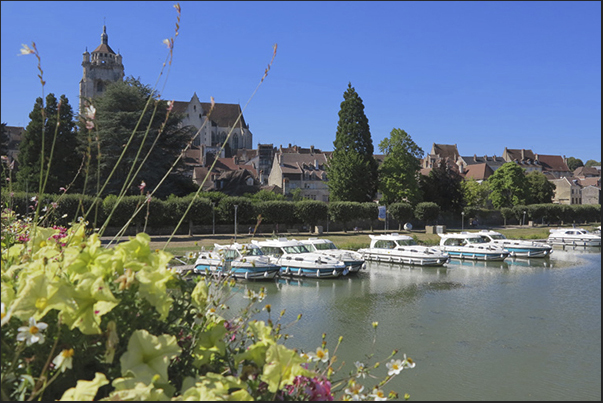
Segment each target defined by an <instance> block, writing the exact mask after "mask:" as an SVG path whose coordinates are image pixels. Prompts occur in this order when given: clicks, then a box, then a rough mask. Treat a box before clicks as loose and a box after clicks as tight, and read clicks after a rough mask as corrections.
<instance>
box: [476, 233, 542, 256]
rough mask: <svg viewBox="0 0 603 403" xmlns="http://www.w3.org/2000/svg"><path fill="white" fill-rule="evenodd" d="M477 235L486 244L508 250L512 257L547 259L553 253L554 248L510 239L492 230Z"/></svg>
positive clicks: (534, 242) (539, 243)
mask: <svg viewBox="0 0 603 403" xmlns="http://www.w3.org/2000/svg"><path fill="white" fill-rule="evenodd" d="M477 234H478V235H480V236H481V237H482V238H483V239H484V240H485V241H486V242H488V243H491V244H493V245H496V246H499V247H501V248H504V249H506V250H508V251H509V256H511V257H546V256H549V255H550V254H551V253H553V247H552V246H551V245H548V244H546V243H543V242H536V241H528V240H523V239H508V238H507V237H506V236H504V235H503V234H501V233H500V232H497V231H492V230H481V231H479V232H477Z"/></svg>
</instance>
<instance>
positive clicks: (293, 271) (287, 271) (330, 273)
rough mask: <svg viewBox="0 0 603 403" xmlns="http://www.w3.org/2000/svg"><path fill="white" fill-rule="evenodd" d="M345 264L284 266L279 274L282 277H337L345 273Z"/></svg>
mask: <svg viewBox="0 0 603 403" xmlns="http://www.w3.org/2000/svg"><path fill="white" fill-rule="evenodd" d="M344 270H345V266H343V267H333V268H313V267H301V266H299V265H285V266H282V267H281V269H280V271H279V275H280V276H281V277H307V278H335V277H339V276H341V275H342V274H343V273H344Z"/></svg>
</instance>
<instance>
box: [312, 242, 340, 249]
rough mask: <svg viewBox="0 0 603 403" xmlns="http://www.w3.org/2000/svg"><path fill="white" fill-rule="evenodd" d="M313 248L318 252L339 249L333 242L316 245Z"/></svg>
mask: <svg viewBox="0 0 603 403" xmlns="http://www.w3.org/2000/svg"><path fill="white" fill-rule="evenodd" d="M313 246H314V247H315V248H316V250H329V249H337V247H336V246H335V244H334V243H333V242H325V243H315V244H313Z"/></svg>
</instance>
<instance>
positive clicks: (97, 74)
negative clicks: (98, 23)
mask: <svg viewBox="0 0 603 403" xmlns="http://www.w3.org/2000/svg"><path fill="white" fill-rule="evenodd" d="M83 56H84V60H83V61H82V67H83V68H84V75H83V77H82V79H81V81H80V106H79V110H80V112H81V111H82V108H84V107H85V106H86V104H85V100H86V99H92V98H94V97H96V96H98V95H102V94H103V93H104V91H105V89H106V87H107V85H109V84H110V83H114V82H117V81H123V79H124V65H123V63H122V58H121V55H120V54H119V53H117V54H116V53H115V52H114V51H113V49H111V47H110V46H109V36H108V35H107V27H106V26H105V25H103V33H102V34H101V44H100V45H98V47H97V48H96V49H94V51H93V52H92V54H90V53H88V49H86V51H85V52H84V55H83Z"/></svg>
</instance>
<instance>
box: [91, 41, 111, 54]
mask: <svg viewBox="0 0 603 403" xmlns="http://www.w3.org/2000/svg"><path fill="white" fill-rule="evenodd" d="M92 53H111V54H115V52H114V51H113V49H111V46H109V45H108V44H106V43H101V44H100V45H98V47H97V48H96V49H94V50H93V51H92Z"/></svg>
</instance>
